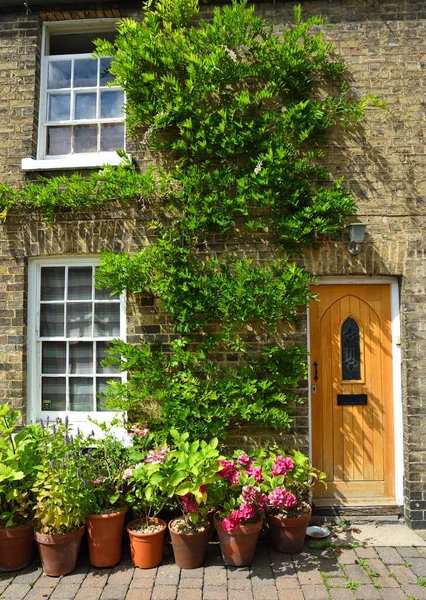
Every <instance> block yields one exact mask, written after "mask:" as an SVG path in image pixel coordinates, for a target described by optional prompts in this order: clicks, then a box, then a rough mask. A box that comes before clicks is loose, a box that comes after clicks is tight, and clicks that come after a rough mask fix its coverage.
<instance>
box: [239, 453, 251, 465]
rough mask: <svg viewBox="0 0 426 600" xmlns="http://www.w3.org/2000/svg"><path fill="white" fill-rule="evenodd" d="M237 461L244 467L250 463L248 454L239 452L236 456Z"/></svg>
mask: <svg viewBox="0 0 426 600" xmlns="http://www.w3.org/2000/svg"><path fill="white" fill-rule="evenodd" d="M237 463H238V464H239V465H241V466H242V467H246V466H247V465H248V464H249V463H250V457H249V455H248V454H245V453H244V454H240V456H239V457H238V458H237Z"/></svg>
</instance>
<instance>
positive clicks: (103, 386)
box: [96, 377, 121, 412]
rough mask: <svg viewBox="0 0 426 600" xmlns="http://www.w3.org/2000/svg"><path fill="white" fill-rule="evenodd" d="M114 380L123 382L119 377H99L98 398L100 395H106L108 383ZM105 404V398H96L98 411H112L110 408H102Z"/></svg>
mask: <svg viewBox="0 0 426 600" xmlns="http://www.w3.org/2000/svg"><path fill="white" fill-rule="evenodd" d="M112 379H114V380H115V381H121V379H119V378H118V377H105V378H104V377H97V378H96V396H97V395H98V394H103V393H105V391H106V389H107V388H108V383H107V382H108V381H111V380H112ZM104 402H105V398H98V397H97V398H96V410H99V411H101V412H102V411H104V412H105V411H111V409H110V408H104V407H103V406H102V404H103V403H104Z"/></svg>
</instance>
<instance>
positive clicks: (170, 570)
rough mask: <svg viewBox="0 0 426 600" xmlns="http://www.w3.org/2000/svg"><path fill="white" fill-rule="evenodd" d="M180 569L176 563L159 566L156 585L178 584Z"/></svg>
mask: <svg viewBox="0 0 426 600" xmlns="http://www.w3.org/2000/svg"><path fill="white" fill-rule="evenodd" d="M179 578H180V569H179V567H178V566H176V565H161V566H160V567H158V571H157V577H156V585H177V584H178V583H179Z"/></svg>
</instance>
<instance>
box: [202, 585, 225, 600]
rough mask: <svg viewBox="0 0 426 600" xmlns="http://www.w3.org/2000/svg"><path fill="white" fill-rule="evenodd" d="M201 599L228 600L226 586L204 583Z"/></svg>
mask: <svg viewBox="0 0 426 600" xmlns="http://www.w3.org/2000/svg"><path fill="white" fill-rule="evenodd" d="M203 600H228V593H227V591H226V587H225V586H219V585H208V586H206V585H204V588H203Z"/></svg>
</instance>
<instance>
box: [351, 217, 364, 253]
mask: <svg viewBox="0 0 426 600" xmlns="http://www.w3.org/2000/svg"><path fill="white" fill-rule="evenodd" d="M366 227H367V225H366V224H365V223H351V224H350V225H348V231H349V244H348V252H349V253H350V254H352V255H355V254H359V251H360V250H361V243H362V242H363V241H364V239H365V228H366Z"/></svg>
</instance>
